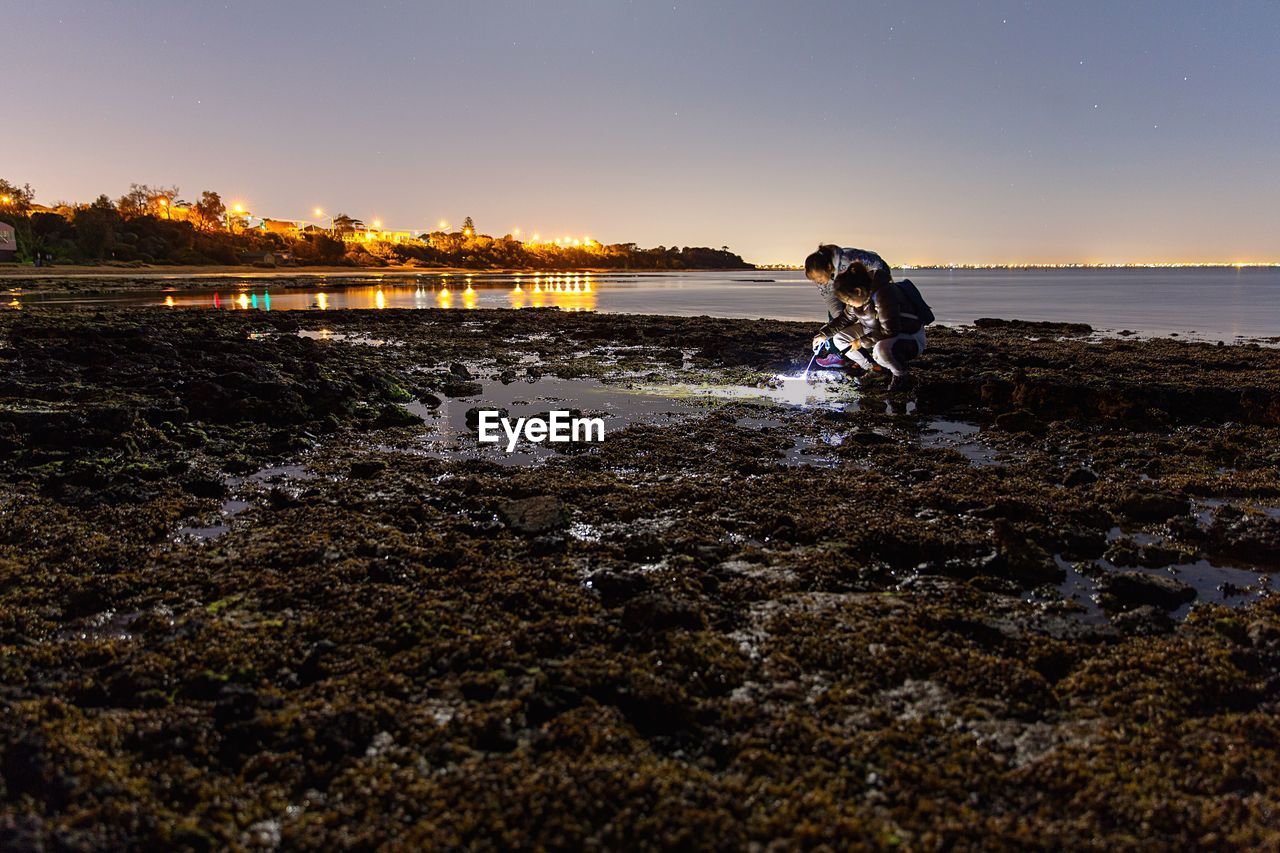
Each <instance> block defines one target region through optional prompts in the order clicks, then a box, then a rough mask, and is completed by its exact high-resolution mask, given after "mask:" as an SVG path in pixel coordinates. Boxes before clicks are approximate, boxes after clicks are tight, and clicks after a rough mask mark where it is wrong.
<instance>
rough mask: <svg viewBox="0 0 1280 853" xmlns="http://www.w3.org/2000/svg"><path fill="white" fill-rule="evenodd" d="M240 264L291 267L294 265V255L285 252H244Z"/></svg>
mask: <svg viewBox="0 0 1280 853" xmlns="http://www.w3.org/2000/svg"><path fill="white" fill-rule="evenodd" d="M238 257H239V260H240V263H242V264H253V265H254V266H268V267H271V266H275V267H283V266H289V265H290V264H292V263H293V260H294V259H293V253H292V252H286V251H283V250H275V251H271V252H243V253H241V254H240V255H239V256H238Z"/></svg>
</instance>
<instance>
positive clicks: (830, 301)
mask: <svg viewBox="0 0 1280 853" xmlns="http://www.w3.org/2000/svg"><path fill="white" fill-rule="evenodd" d="M822 249H823V250H824V251H826V252H827V253H828V254H830V255H831V256H832V257H831V265H832V266H833V267H834V268H835V275H833V276H832V278H831V281H829V282H827V283H826V284H820V285H818V292H819V293H820V294H822V300H823V302H825V303H826V304H827V316H828V318H830V319H831V320H835V319H836V318H838V317H840V315H842V314H843V313H844V310H845V304H844V303H843V302H841V301H840V299H839V298H838V297H837V296H836V289H835V284H834V282H835V280H836V279H837V278H839V277H840V276H841V275H843V274H844V273H845V272H846V271H847V270H848V269H849V267H851V266H853V265H854V263H856V262H861V263H862V265H863V266H864V267H866V268H867V272H869V273H871V276H872V278H873V279H875V280H876V281H892V280H893V278H892V276H890V274H889V265H888V264H887V263H885V261H884V258H882V257H880V256H879V255H877V254H876V253H875V252H871V251H868V250H866V249H842V248H840V247H839V246H823V247H822ZM845 325H846V326H847V325H848V324H847V323H846V324H845ZM824 328H825V327H824ZM840 328H844V327H843V326H842V327H840ZM836 331H839V329H836Z"/></svg>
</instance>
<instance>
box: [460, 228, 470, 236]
mask: <svg viewBox="0 0 1280 853" xmlns="http://www.w3.org/2000/svg"><path fill="white" fill-rule="evenodd" d="M462 236H463V237H470V236H471V229H470V228H463V229H462Z"/></svg>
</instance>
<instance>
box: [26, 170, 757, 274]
mask: <svg viewBox="0 0 1280 853" xmlns="http://www.w3.org/2000/svg"><path fill="white" fill-rule="evenodd" d="M0 221H5V222H8V223H10V224H11V225H13V226H14V231H15V232H16V234H17V238H18V261H19V262H31V261H33V260H34V259H36V258H37V257H39V258H41V259H46V260H47V259H51V260H52V262H53V263H66V264H112V265H136V266H142V265H183V266H204V265H242V264H254V265H258V266H270V265H273V264H275V265H279V264H297V265H302V266H306V265H326V266H353V267H382V266H410V267H424V268H429V267H433V266H448V267H464V268H469V269H492V268H504V269H531V270H537V269H548V270H563V269H581V268H605V269H638V270H692V269H750V268H752V265H751V264H748V263H747V262H745V261H744V260H743V259H742V258H741V257H740V256H739V255H737V254H734V253H733V252H731V251H730V250H729V248H728V247H727V246H723V247H721V248H719V249H713V248H708V247H694V246H686V247H683V248H682V247H679V246H674V247H667V246H657V247H655V248H647V249H646V248H641V247H639V246H637V245H636V244H635V243H615V244H601V243H591V244H589V245H578V246H572V245H560V244H556V243H535V242H525V241H521V240H518V239H516V238H515V237H513V236H512V235H510V234H507V235H505V236H502V237H493V236H489V235H487V234H481V233H479V232H478V231H477V229H476V227H475V224H474V222H473V221H472V219H471V217H469V216H468V217H466V219H465V220H464V224H463V227H462V228H461V229H459V230H457V231H434V232H430V233H424V234H422V235H420V236H419V237H418V238H417V239H414V240H412V241H408V242H390V241H386V242H384V241H378V240H369V241H365V240H353V239H351V238H352V236H353V235H356V234H359V233H362V232H365V230H366V226H365V224H364V223H363V222H361V221H360V220H358V219H356V218H354V217H351V216H347V215H345V214H338V215H337V216H334V217H333V219H332V220H331V223H332V226H331V227H330V228H327V229H321V228H312V229H307V230H299V231H296V232H292V233H275V232H272V231H269V230H266V229H264V228H261V227H249V221H248V218H247V217H246V216H244V215H243V214H242V213H240V212H238V211H234V210H228V208H227V205H226V204H225V203H224V202H223V200H222V197H221V196H220V195H219V194H218V193H217V192H213V191H209V190H206V191H204V192H202V193H201V194H200V196H199V197H197V198H196V199H195V200H194V201H186V200H184V199H182V198H181V197H180V196H179V192H178V188H177V187H171V186H154V187H153V186H149V185H147V184H132V185H130V187H129V191H128V192H126V193H124V194H123V195H121V196H120V197H119V198H116V199H112V198H110V197H108V196H106V195H100V196H98V198H96V199H94V200H93V201H91V202H89V203H87V204H86V203H79V204H73V203H68V202H59V203H56V204H53V205H51V206H48V207H44V206H40V205H37V204H36V203H35V194H34V192H33V191H32V189H31V187H30V186H29V185H27V184H22V185H19V184H16V183H12V182H10V181H7V180H4V179H0Z"/></svg>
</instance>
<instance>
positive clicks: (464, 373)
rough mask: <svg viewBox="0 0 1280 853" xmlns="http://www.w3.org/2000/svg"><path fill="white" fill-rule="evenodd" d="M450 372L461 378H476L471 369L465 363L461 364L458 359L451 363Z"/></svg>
mask: <svg viewBox="0 0 1280 853" xmlns="http://www.w3.org/2000/svg"><path fill="white" fill-rule="evenodd" d="M449 373H450V375H452V376H456V377H458V378H459V379H475V377H474V376H472V375H471V371H470V370H468V369H467V366H466V365H465V364H460V363H458V362H456V361H455V362H454V363H453V364H451V365H449Z"/></svg>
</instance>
